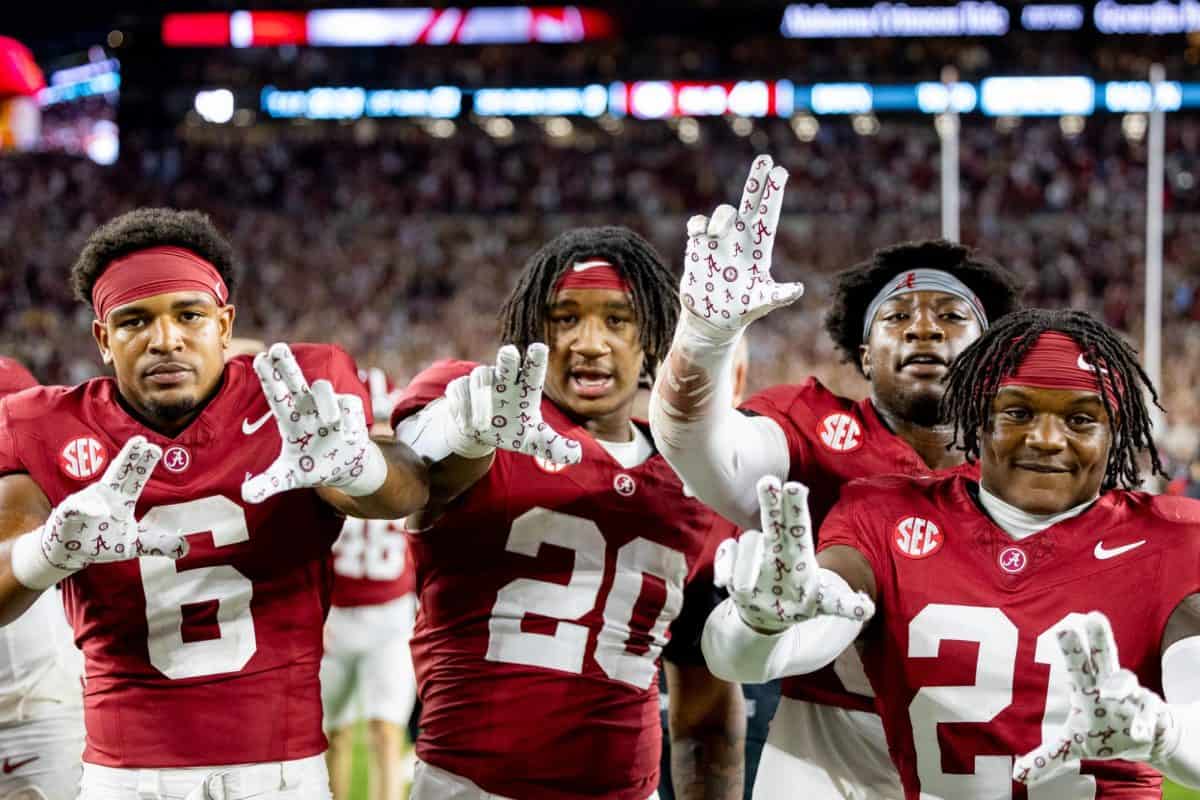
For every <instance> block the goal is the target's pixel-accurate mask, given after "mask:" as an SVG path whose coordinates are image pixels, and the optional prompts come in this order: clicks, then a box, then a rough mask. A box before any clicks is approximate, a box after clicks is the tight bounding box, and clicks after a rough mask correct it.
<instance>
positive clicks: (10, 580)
mask: <svg viewBox="0 0 1200 800" xmlns="http://www.w3.org/2000/svg"><path fill="white" fill-rule="evenodd" d="M13 541H14V540H11V539H10V540H9V541H7V542H0V625H8V624H9V623H10V622H12V621H13V620H15V619H17V618H18V617H20V616H21V615H22V614H24V613H25V612H26V611H27V610H28V609H29V607H30V606H32V605H33V603H34V601H35V600H37V599H38V596H39V595H41V591H35V590H33V589H29V588H27V587H26V586H24V585H23V584H22V583H21V582H20V581H18V580H17V578H16V576H15V575H14V574H13V565H12V547H13Z"/></svg>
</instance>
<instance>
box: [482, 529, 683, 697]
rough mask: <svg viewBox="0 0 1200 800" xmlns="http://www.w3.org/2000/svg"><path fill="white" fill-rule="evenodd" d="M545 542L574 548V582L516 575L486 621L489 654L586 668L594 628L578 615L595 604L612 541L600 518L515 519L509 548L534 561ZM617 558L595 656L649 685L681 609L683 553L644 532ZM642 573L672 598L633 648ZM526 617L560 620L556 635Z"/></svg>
mask: <svg viewBox="0 0 1200 800" xmlns="http://www.w3.org/2000/svg"><path fill="white" fill-rule="evenodd" d="M543 544H551V545H556V546H558V547H563V548H566V549H568V550H571V551H573V552H574V566H573V568H572V570H571V576H570V580H569V582H567V583H566V584H561V583H551V582H549V581H539V580H533V579H531V578H518V579H517V580H515V581H512V582H510V583H509V584H508V585H506V586H504V587H503V588H502V589H501V590H500V592H499V593H498V594H497V595H496V604H495V606H493V607H492V617H491V619H490V620H489V621H488V632H489V636H488V650H487V659H488V660H489V661H499V662H502V663H505V664H526V665H528V666H532V667H545V668H547V669H557V670H562V671H563V672H571V673H575V674H579V673H581V672H583V660H584V657H585V655H586V650H587V645H588V627H587V626H586V625H581V624H579V623H577V622H574V621H572V620H578V619H581V618H582V617H584V616H585V615H587V614H588V613H589V612H591V611H592V609H593V608H595V607H596V602H597V600H598V599H599V595H600V585H601V583H602V582H603V580H604V574H605V561H606V552H605V551H606V550H607V547H608V545H607V543H606V542H605V541H604V534H603V533H601V532H600V529H599V528H598V527H597V526H596V523H594V522H592V521H591V520H590V519H584V518H583V517H575V516H571V515H569V514H562V513H559V512H557V511H548V510H546V509H544V508H535V509H531V510H530V511H527V512H526V513H524V514H522V515H521V516H520V517H518V518H517V519H516V520H514V521H513V524H512V529H511V530H510V532H509V535H508V544H507V549H508V551H509V552H512V553H520V554H521V555H525V556H529V557H530V558H536V557H537V555H538V550H539V549H540V548H541V546H542V545H543ZM615 561H616V575H615V576H614V577H613V583H612V588H610V589H609V592H608V597H607V598H606V599H605V601H604V611H603V618H604V621H603V626H602V627H601V629H600V633H599V635H598V636H597V639H596V647H595V652H594V653H593V655H592V657H593V659H594V660H595V662H596V665H597V666H599V667H600V669H601V670H602V671H603V672H604V674H605V675H607V676H608V677H610V678H612V679H613V680H618V681H621V682H623V683H627V684H629V685H631V686H635V687H637V688H639V689H648V688H649V687H650V683H651V682H652V681H653V680H654V675H655V672H656V671H657V665H656V661H657V659H658V654H659V653H660V652H662V648H663V645H665V644H666V641H667V639H666V632H667V626H668V625H669V624H670V622H671V620H673V619H674V618H675V617H676V616H678V614H679V609H680V608H681V607H682V606H683V582H684V579H685V578H686V577H687V559H685V558H684V556H683V553H680V552H679V551H678V550H674V549H672V548H670V547H667V546H665V545H662V544H659V543H657V542H651V541H649V540H648V539H643V538H640V537H639V538H637V539H634V540H632V541H631V542H628V543H627V544H625V545H623V546H621V547H620V548H619V549H618V550H617V554H616V559H615ZM644 575H654V576H656V577H658V578H660V579H661V580H662V581H663V583H665V584H666V588H667V600H666V602H665V603H664V604H663V607H662V610H661V611H660V612H659V613H658V617H657V618H656V619H655V620H654V624H653V625H652V626H651V627H650V629H649V630H648V631H639V632H638V633H639V638H641V637H645V638H647V639H648V640H649V643H650V644H649V647H648V648H647V649H646V650H645V651H644V652H641V653H635V652H633V651H631V650H630V649H629V648H628V646H627V645H628V642H629V639H630V635H631V633H632V631H631V624H632V622H633V613H634V607H635V606H636V605H637V601H638V598H639V596H640V595H641V593H642V583H643V576H644ZM526 614H537V615H539V616H543V617H549V618H551V619H555V620H559V621H558V622H556V623H555V628H554V633H533V632H531V631H524V630H521V621H522V620H523V619H524V618H525V615H526Z"/></svg>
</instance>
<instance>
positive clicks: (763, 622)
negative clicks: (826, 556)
mask: <svg viewBox="0 0 1200 800" xmlns="http://www.w3.org/2000/svg"><path fill="white" fill-rule="evenodd" d="M758 503H759V513H760V514H761V520H762V530H761V531H755V530H748V531H746V532H744V533H743V534H742V535H741V536H740V537H738V539H737V540H733V539H727V540H725V541H724V542H722V543H721V546H720V547H719V548H718V549H717V555H716V564H715V566H714V571H715V573H716V580H717V583H718V585H728V588H729V595H730V597H731V598H732V599H733V603H734V605H735V606H736V607H737V610H738V613H739V614H740V615H741V617H742V619H743V620H744V621H745V622H746V624H748V625H749V626H750V627H752V628H755V629H758V630H760V631H765V632H778V631H782V630H784V629H785V628H788V627H790V626H791V625H794V624H795V623H797V622H803V621H804V620H806V619H809V618H810V617H814V616H818V615H823V614H832V615H834V616H839V617H846V618H847V619H852V620H855V621H859V622H865V621H867V620H869V619H870V618H871V617H872V616H874V614H875V604H874V603H873V602H872V601H871V598H869V597H868V596H867V595H865V594H863V593H861V592H853V591H848V590H847V589H846V588H845V586H844V585H843V586H841V587H838V586H837V585H836V584H829V583H828V582H826V581H823V580H822V576H821V574H820V573H821V570H820V568H819V567H818V566H817V557H816V552H815V550H814V549H813V538H812V520H811V518H810V517H809V513H808V487H807V486H805V485H804V484H802V483H795V482H789V483H785V484H783V486H780V485H779V479H778V478H776V477H774V476H773V475H767V476H765V477H763V478H760V479H759V481H758Z"/></svg>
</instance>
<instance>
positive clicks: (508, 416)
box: [393, 227, 745, 800]
mask: <svg viewBox="0 0 1200 800" xmlns="http://www.w3.org/2000/svg"><path fill="white" fill-rule="evenodd" d="M674 286H675V279H674V278H673V276H672V275H671V273H670V271H669V270H668V269H667V268H666V267H665V266H664V265H663V263H662V260H661V259H660V257H659V256H658V254H657V253H655V252H654V250H653V249H652V248H651V247H650V245H649V244H647V243H646V242H645V241H644V240H643V239H642V238H641V237H639V236H637V235H636V234H634V233H633V232H632V231H629V230H626V229H624V228H615V227H604V228H592V229H580V230H573V231H569V232H567V233H564V234H562V235H561V236H559V237H557V238H555V239H554V240H552V241H551V242H549V243H548V244H546V245H545V246H544V247H543V248H542V249H541V250H539V251H538V252H537V253H536V254H535V255H534V256H533V257H532V258H531V259H530V260H529V262H528V263H527V264H526V265H525V268H524V270H523V272H522V274H521V276H520V279H519V281H518V283H517V285H516V287H515V288H514V289H513V291H512V293H511V294H510V295H509V298H508V300H507V302H506V303H505V304H504V307H503V310H502V311H501V320H502V333H501V337H502V339H503V341H504V342H505V343H506V344H505V345H504V346H503V347H502V348H501V349H500V352H499V356H498V358H497V363H496V365H495V366H494V367H493V366H486V365H485V366H477V365H475V364H470V363H464V362H443V363H439V364H437V365H435V366H434V367H432V368H430V369H429V370H427V371H425V372H424V373H422V374H421V375H419V376H417V378H416V379H415V380H414V382H413V383H412V385H410V386H409V387H408V389H407V390H406V392H405V394H404V395H403V396H402V398H401V399H400V402H399V403H398V405H397V407H396V409H395V412H394V415H393V421H394V422H395V423H396V424H397V429H396V434H397V437H398V438H399V439H400V440H401V441H404V442H408V443H410V444H411V445H412V446H413V448H414V450H416V451H417V452H418V453H419V454H422V455H424V456H425V457H426V458H428V459H429V460H430V461H431V462H433V465H432V467H431V471H430V480H431V493H432V498H433V499H432V501H431V502H432V503H434V504H437V505H438V510H437V511H436V512H435V513H425V512H423V513H422V515H421V516H420V517H419V518H417V519H412V518H410V520H409V523H410V528H411V529H413V530H414V531H415V532H414V533H413V534H412V535H411V536H410V537H409V547H410V551H411V553H412V557H413V559H414V561H415V563H416V569H417V582H418V593H419V595H418V596H419V598H420V611H419V613H418V616H417V626H416V632H415V633H414V635H413V639H412V652H413V660H414V662H415V666H416V671H417V681H418V687H419V689H418V691H419V693H420V697H421V702H422V704H423V708H422V716H421V735H420V738H419V739H418V740H417V754H418V757H419V759H420V760H419V762H418V763H417V766H416V777H415V782H414V785H413V791H412V798H413V800H431V799H433V798H436V799H437V800H445V799H446V798H462V799H463V800H466V799H467V798H476V799H478V800H482V799H483V798H532V797H536V798H539V800H568V798H571V799H572V800H573V799H574V798H579V797H583V796H590V797H605V798H613V799H614V800H646V798H649V797H653V796H655V794H656V791H655V790H656V787H657V785H658V760H659V750H660V744H661V738H662V734H661V728H660V726H659V721H658V695H657V692H656V684H657V676H658V663H659V655H660V654H662V653H665V655H666V660H667V664H668V667H667V676H668V682H669V683H670V694H671V698H672V702H671V720H670V723H671V724H670V728H671V734H672V738H673V742H672V746H673V751H672V752H673V753H674V754H675V755H676V758H675V761H674V764H673V767H674V778H675V786H676V792H677V795H678V796H680V797H687V798H698V797H711V798H716V797H720V798H726V799H727V800H736V798H740V797H741V786H742V770H743V766H742V763H743V757H742V749H743V741H742V740H743V733H744V727H745V721H744V719H743V716H742V699H741V693H740V692H739V690H738V687H737V686H736V685H733V684H727V683H724V682H722V681H718V680H716V679H715V678H713V677H712V676H711V675H710V674H709V673H708V671H707V669H706V668H705V667H704V666H703V659H702V656H701V655H700V654H699V652H698V649H697V644H698V639H699V631H700V629H701V627H702V624H703V619H704V618H705V617H706V616H707V614H708V610H709V609H711V606H712V601H711V594H712V586H711V574H710V573H711V554H712V548H713V546H714V538H715V537H712V536H710V530H711V529H712V528H713V525H714V524H715V521H716V517H715V515H714V514H713V513H712V512H710V511H709V510H708V509H707V508H705V507H704V506H703V505H702V504H701V503H700V502H698V501H696V500H693V499H690V498H688V497H686V496H685V495H684V493H683V487H682V485H681V484H680V482H679V479H678V478H677V477H676V476H675V474H674V473H673V472H672V471H671V468H670V467H669V466H668V465H667V463H666V462H665V461H663V460H662V458H661V457H659V456H658V455H657V454H656V453H655V451H654V446H653V444H652V442H651V439H650V435H649V431H648V430H647V428H646V426H645V425H644V424H643V423H641V422H637V421H634V420H633V419H632V417H631V413H630V410H631V408H632V404H633V401H634V397H635V395H636V393H637V389H638V379H639V376H643V375H647V374H652V373H653V371H654V368H655V366H656V364H657V363H658V360H659V359H660V358H661V357H662V356H663V355H664V354H665V352H666V348H667V344H668V342H669V340H670V334H671V330H672V329H673V326H674V322H675V320H674V316H675V312H674V307H675V302H676V301H675V299H674V298H675V290H674ZM543 340H545V341H546V342H547V344H540V342H541V341H543ZM521 352H524V358H523V360H522V358H521ZM543 384H544V391H545V397H544V399H543ZM685 587H686V588H685ZM685 595H687V597H688V600H687V601H685ZM672 623H674V625H672ZM668 628H670V629H671V631H672V632H671V634H668ZM668 636H670V645H668ZM693 652H694V653H695V655H694V656H691V655H690V654H691V653H693Z"/></svg>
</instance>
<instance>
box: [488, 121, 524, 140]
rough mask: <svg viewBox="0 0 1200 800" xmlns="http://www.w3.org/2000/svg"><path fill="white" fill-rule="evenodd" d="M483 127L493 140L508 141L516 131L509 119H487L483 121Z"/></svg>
mask: <svg viewBox="0 0 1200 800" xmlns="http://www.w3.org/2000/svg"><path fill="white" fill-rule="evenodd" d="M482 127H483V129H484V131H486V132H487V135H488V136H491V137H492V138H493V139H507V138H509V137H510V136H512V135H513V131H514V130H516V128H515V126H514V125H513V123H512V120H511V119H509V118H508V117H487V118H485V119H484V120H483V124H482Z"/></svg>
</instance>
